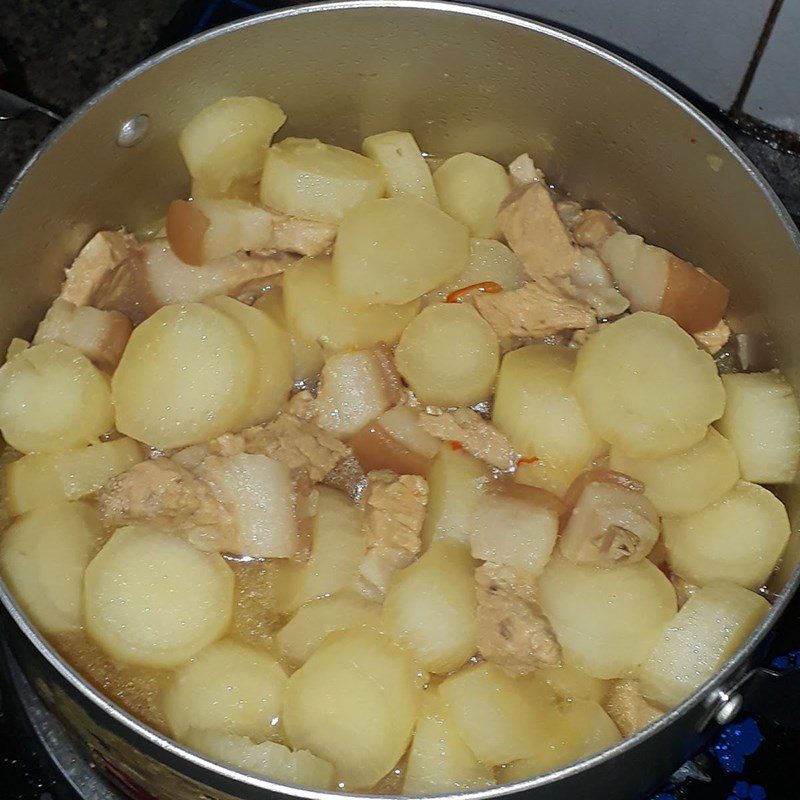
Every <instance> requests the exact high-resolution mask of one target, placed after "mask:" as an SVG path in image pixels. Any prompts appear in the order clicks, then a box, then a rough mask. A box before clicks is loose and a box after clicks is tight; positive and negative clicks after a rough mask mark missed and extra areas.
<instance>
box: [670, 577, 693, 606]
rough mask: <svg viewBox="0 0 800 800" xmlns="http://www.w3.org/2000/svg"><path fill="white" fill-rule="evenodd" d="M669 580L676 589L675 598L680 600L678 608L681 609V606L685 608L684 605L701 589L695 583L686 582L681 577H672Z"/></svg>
mask: <svg viewBox="0 0 800 800" xmlns="http://www.w3.org/2000/svg"><path fill="white" fill-rule="evenodd" d="M669 579H670V582H671V583H672V585H673V586H674V587H675V596H676V597H677V598H678V608H681V606H683V604H684V603H685V602H686V601H687V600H688V599H689V598H690V597H691V596H692V595H693V594H694V593H695V592H696V591H697V590H698V589H699V588H700V587H699V586H695V585H694V584H693V583H689V582H688V581H685V580H684V579H683V578H681V577H680V576H679V575H674V574H673V575H670V577H669Z"/></svg>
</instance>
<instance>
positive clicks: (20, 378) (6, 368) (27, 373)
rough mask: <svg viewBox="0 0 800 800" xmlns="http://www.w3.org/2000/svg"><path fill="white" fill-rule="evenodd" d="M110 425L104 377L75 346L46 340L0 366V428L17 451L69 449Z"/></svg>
mask: <svg viewBox="0 0 800 800" xmlns="http://www.w3.org/2000/svg"><path fill="white" fill-rule="evenodd" d="M113 425H114V409H113V407H112V405H111V393H110V391H109V385H108V378H106V376H105V375H103V373H102V372H100V370H98V369H97V367H95V366H94V365H93V364H92V362H91V361H89V359H88V358H86V356H84V355H83V354H82V353H80V352H79V351H78V350H76V349H75V348H73V347H68V346H67V345H63V344H57V343H56V342H44V343H43V344H37V345H35V346H34V347H29V348H27V349H26V350H23V351H21V352H20V353H19V354H17V355H16V356H15V357H14V358H12V359H11V361H7V362H6V363H5V364H4V365H3V366H2V367H0V431H2V434H3V437H4V438H5V440H6V442H8V444H10V445H11V446H12V447H14V448H15V449H16V450H20V451H21V452H23V453H35V452H43V453H54V452H58V451H59V450H69V449H72V448H75V447H80V446H82V445H86V444H92V443H94V442H96V441H97V439H98V437H99V436H101V435H102V434H104V433H106V432H107V431H108V430H109V429H110V428H112V427H113Z"/></svg>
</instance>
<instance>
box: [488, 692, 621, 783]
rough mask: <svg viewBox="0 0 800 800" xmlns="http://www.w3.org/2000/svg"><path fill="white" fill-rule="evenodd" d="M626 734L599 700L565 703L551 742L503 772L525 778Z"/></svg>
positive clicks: (508, 779)
mask: <svg viewBox="0 0 800 800" xmlns="http://www.w3.org/2000/svg"><path fill="white" fill-rule="evenodd" d="M621 738H622V737H621V736H620V732H619V729H618V728H617V726H616V725H615V724H614V720H612V719H611V717H609V716H608V714H607V713H606V712H605V711H604V710H603V708H602V707H601V706H600V704H599V703H597V702H595V701H592V700H573V701H572V702H570V703H568V704H567V705H565V706H563V708H562V709H561V711H560V712H559V715H558V719H557V721H556V723H555V725H554V726H553V728H552V730H551V731H549V742H548V744H547V745H546V746H544V747H541V748H540V750H539V752H538V753H537V754H536V755H535V756H534V757H533V758H527V759H524V760H522V761H516V762H514V763H513V764H510V765H509V766H508V768H507V769H505V770H503V772H502V773H501V775H502V778H503V781H504V782H505V783H511V782H512V781H521V780H525V778H532V777H533V776H534V775H541V774H543V773H545V772H550V771H552V770H554V769H558V768H559V767H563V766H566V765H567V764H571V763H572V762H573V761H580V760H581V759H583V758H588V757H589V756H593V755H595V754H596V753H599V752H600V751H601V750H605V749H606V748H607V747H611V745H613V744H616V743H617V742H618V741H619V740H620V739H621Z"/></svg>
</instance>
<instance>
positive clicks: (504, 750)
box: [439, 663, 556, 766]
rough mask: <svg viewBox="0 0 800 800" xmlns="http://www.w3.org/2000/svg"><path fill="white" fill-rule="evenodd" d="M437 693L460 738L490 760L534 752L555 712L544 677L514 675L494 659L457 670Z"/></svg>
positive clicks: (511, 758)
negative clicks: (492, 662)
mask: <svg viewBox="0 0 800 800" xmlns="http://www.w3.org/2000/svg"><path fill="white" fill-rule="evenodd" d="M439 696H440V697H441V698H442V700H443V701H444V704H445V708H446V713H447V715H448V717H449V718H450V719H451V720H452V721H453V724H454V726H455V728H456V730H457V731H458V733H459V734H460V735H461V738H462V739H463V740H464V741H465V742H466V744H467V746H468V747H469V748H470V750H472V752H473V753H474V754H475V757H476V758H477V759H478V760H479V761H482V762H483V763H484V764H487V765H489V766H496V765H499V764H507V763H509V762H510V761H516V760H517V759H520V758H530V757H531V756H533V755H534V754H535V753H536V752H537V750H538V749H539V748H540V747H541V742H542V740H544V739H546V738H547V736H548V731H549V729H550V727H551V726H552V724H553V722H554V718H555V713H556V708H555V700H554V697H553V695H552V693H551V692H550V690H549V689H548V688H547V687H546V686H545V685H544V684H543V683H539V682H538V681H535V680H533V679H531V678H512V677H511V676H510V675H508V673H506V672H505V671H504V670H503V669H502V668H501V667H498V666H496V665H495V664H488V663H486V664H475V665H473V666H470V667H466V668H465V669H462V670H459V671H458V672H456V673H455V674H454V675H451V676H450V677H448V678H445V680H444V681H443V682H442V683H441V684H440V686H439Z"/></svg>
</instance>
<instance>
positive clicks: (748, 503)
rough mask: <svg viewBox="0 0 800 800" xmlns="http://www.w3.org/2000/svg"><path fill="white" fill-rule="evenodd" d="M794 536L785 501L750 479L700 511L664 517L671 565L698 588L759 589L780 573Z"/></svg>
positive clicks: (665, 540)
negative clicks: (733, 585) (775, 572)
mask: <svg viewBox="0 0 800 800" xmlns="http://www.w3.org/2000/svg"><path fill="white" fill-rule="evenodd" d="M790 533H791V527H790V525H789V517H788V516H787V514H786V509H785V508H784V505H783V503H781V501H780V500H778V498H777V497H775V495H774V494H772V492H770V491H768V490H767V489H765V488H764V487H763V486H758V485H757V484H755V483H747V482H746V481H739V482H738V483H737V484H736V485H735V486H734V487H733V488H732V489H731V490H730V491H729V492H728V493H727V494H726V495H724V496H723V497H722V499H721V500H719V501H717V502H716V503H714V504H713V505H711V506H707V507H706V508H704V509H702V510H701V511H698V512H696V513H694V514H689V515H687V516H683V517H665V518H664V544H665V545H666V548H667V554H668V557H669V564H670V567H671V568H672V570H673V572H675V573H677V574H678V575H680V576H681V578H683V579H684V580H687V581H689V582H690V583H693V584H695V585H697V586H705V585H706V584H709V583H713V582H714V581H719V580H723V581H730V582H731V583H738V584H739V585H740V586H744V587H746V588H748V589H758V588H759V587H760V586H761V585H762V584H763V583H765V582H766V580H767V578H769V576H770V574H771V573H772V571H773V570H774V569H775V567H776V565H777V563H778V561H779V560H780V557H781V555H782V554H783V551H784V548H785V547H786V543H787V542H788V541H789V534H790Z"/></svg>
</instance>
